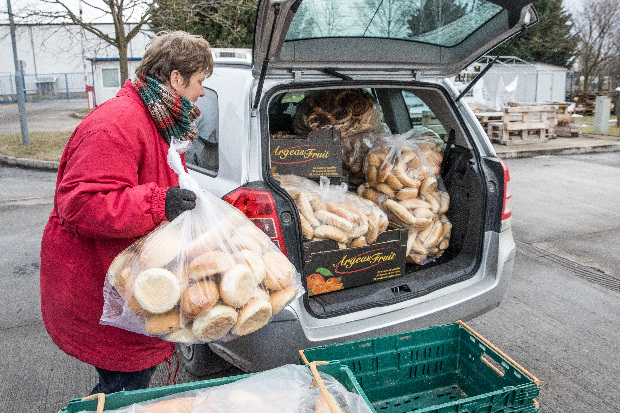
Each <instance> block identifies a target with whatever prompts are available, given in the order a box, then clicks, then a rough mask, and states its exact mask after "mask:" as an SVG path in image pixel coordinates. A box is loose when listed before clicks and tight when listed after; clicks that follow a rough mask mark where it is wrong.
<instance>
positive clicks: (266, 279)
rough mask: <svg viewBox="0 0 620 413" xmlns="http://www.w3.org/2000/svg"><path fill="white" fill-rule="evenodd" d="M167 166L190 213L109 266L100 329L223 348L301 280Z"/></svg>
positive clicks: (237, 216) (267, 243) (271, 311)
mask: <svg viewBox="0 0 620 413" xmlns="http://www.w3.org/2000/svg"><path fill="white" fill-rule="evenodd" d="M175 149H176V147H175V145H172V146H171V148H170V152H169V154H168V162H169V164H170V165H171V167H172V168H173V169H174V170H175V172H177V173H178V174H179V183H180V186H181V187H183V188H187V189H190V190H192V191H194V192H195V193H196V195H197V202H196V207H195V208H194V209H193V210H189V211H185V212H183V213H182V214H181V215H179V217H177V218H176V219H174V220H173V221H172V222H165V223H162V224H161V225H160V226H159V227H157V228H156V229H155V230H153V231H152V232H151V233H149V234H147V235H145V236H143V237H141V238H140V239H138V240H137V241H136V242H134V243H133V244H132V245H130V246H129V247H128V248H126V249H125V250H124V251H123V252H121V253H120V254H119V255H118V256H117V257H116V258H115V259H114V261H113V262H112V264H111V265H110V267H109V269H108V272H107V277H106V281H105V283H104V299H105V301H104V308H103V314H102V316H101V320H100V322H101V323H102V324H107V325H112V326H115V327H119V328H123V329H125V330H129V331H133V332H137V333H141V334H146V335H149V336H157V337H160V338H162V339H164V340H167V341H172V342H182V343H201V342H211V341H226V340H230V339H232V338H235V337H237V336H241V335H245V334H249V333H251V332H253V331H256V330H257V329H259V328H261V327H262V326H264V325H266V324H267V323H268V322H269V320H270V319H271V318H272V316H273V315H275V314H277V313H278V312H279V311H281V310H282V309H283V308H284V307H285V306H286V305H287V304H288V303H290V302H291V301H292V300H293V299H295V298H296V297H298V296H300V295H301V294H302V293H303V287H302V285H301V278H300V275H299V273H298V272H297V271H296V269H295V267H294V266H293V265H292V264H291V262H290V261H289V260H288V259H287V258H286V256H285V255H284V254H282V252H280V250H279V249H278V247H277V246H276V245H275V244H273V243H272V242H271V240H270V239H269V237H268V236H267V235H265V233H264V232H262V231H261V230H260V229H259V228H258V227H257V226H256V225H254V223H253V222H252V221H250V220H249V219H248V218H247V217H246V216H245V215H243V213H241V212H240V211H239V210H237V209H236V208H234V207H233V206H231V205H230V204H228V203H227V202H225V201H223V200H222V199H220V198H218V197H216V196H214V195H212V194H210V193H208V192H204V191H202V190H201V189H200V188H199V186H198V184H197V183H196V181H195V180H194V179H193V178H191V177H190V176H189V174H187V173H186V172H185V171H184V169H183V166H182V164H181V160H180V157H179V154H178V153H177V152H176V150H175Z"/></svg>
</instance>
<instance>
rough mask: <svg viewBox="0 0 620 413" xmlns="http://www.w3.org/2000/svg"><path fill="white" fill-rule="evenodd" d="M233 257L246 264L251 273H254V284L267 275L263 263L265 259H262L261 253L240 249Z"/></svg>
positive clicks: (261, 280) (260, 281)
mask: <svg viewBox="0 0 620 413" xmlns="http://www.w3.org/2000/svg"><path fill="white" fill-rule="evenodd" d="M235 259H236V260H237V262H239V263H240V264H246V265H247V266H248V267H250V269H251V270H252V275H254V282H255V283H256V285H258V284H260V283H262V282H263V280H264V279H265V277H266V276H267V266H266V265H265V261H263V257H262V255H260V254H258V253H256V252H255V251H251V250H242V251H239V253H238V254H236V255H235Z"/></svg>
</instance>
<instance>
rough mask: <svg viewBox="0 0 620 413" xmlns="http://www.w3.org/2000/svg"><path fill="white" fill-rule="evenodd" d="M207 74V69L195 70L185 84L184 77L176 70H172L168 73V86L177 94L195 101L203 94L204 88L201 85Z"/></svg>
mask: <svg viewBox="0 0 620 413" xmlns="http://www.w3.org/2000/svg"><path fill="white" fill-rule="evenodd" d="M206 76H207V69H205V70H200V71H198V72H195V73H194V74H193V75H192V76H191V77H190V78H189V82H187V84H185V81H184V80H185V79H183V76H181V74H180V73H179V71H178V70H173V71H172V73H171V74H170V87H171V88H172V89H174V90H175V91H176V92H177V93H178V94H179V95H181V96H185V97H186V98H188V99H189V100H190V101H192V102H196V101H197V100H198V98H199V97H201V96H204V95H205V90H204V88H203V87H202V82H204V80H205V77H206Z"/></svg>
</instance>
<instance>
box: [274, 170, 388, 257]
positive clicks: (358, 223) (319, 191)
mask: <svg viewBox="0 0 620 413" xmlns="http://www.w3.org/2000/svg"><path fill="white" fill-rule="evenodd" d="M275 179H277V180H279V181H280V184H281V186H282V187H283V188H284V189H285V190H286V191H287V192H288V193H289V194H290V195H291V197H292V198H293V200H294V201H295V204H296V205H297V209H298V211H299V219H300V221H301V229H302V234H303V237H304V239H305V240H306V241H317V240H324V239H331V240H334V241H336V242H337V243H338V246H339V248H341V249H344V248H355V247H363V246H366V245H369V244H373V243H374V242H375V241H376V240H377V237H378V236H379V234H381V233H382V232H384V231H385V230H386V229H387V226H388V219H387V215H386V214H385V213H384V212H383V211H382V210H381V208H379V207H378V206H377V205H375V204H374V203H372V202H369V201H368V200H366V199H363V198H361V197H359V196H358V195H357V194H355V193H353V192H349V190H348V186H347V184H344V183H343V184H341V185H337V186H336V185H330V183H329V179H328V178H326V177H321V179H320V184H317V183H315V182H313V181H310V180H309V179H306V178H302V177H299V176H295V175H276V176H275Z"/></svg>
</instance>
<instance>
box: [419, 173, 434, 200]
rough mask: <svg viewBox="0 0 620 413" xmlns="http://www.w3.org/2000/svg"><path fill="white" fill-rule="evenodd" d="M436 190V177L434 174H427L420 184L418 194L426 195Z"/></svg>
mask: <svg viewBox="0 0 620 413" xmlns="http://www.w3.org/2000/svg"><path fill="white" fill-rule="evenodd" d="M435 191H437V179H436V178H435V177H434V176H429V177H428V178H426V179H425V180H423V181H422V184H421V185H420V194H422V195H428V194H431V193H433V192H435Z"/></svg>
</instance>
